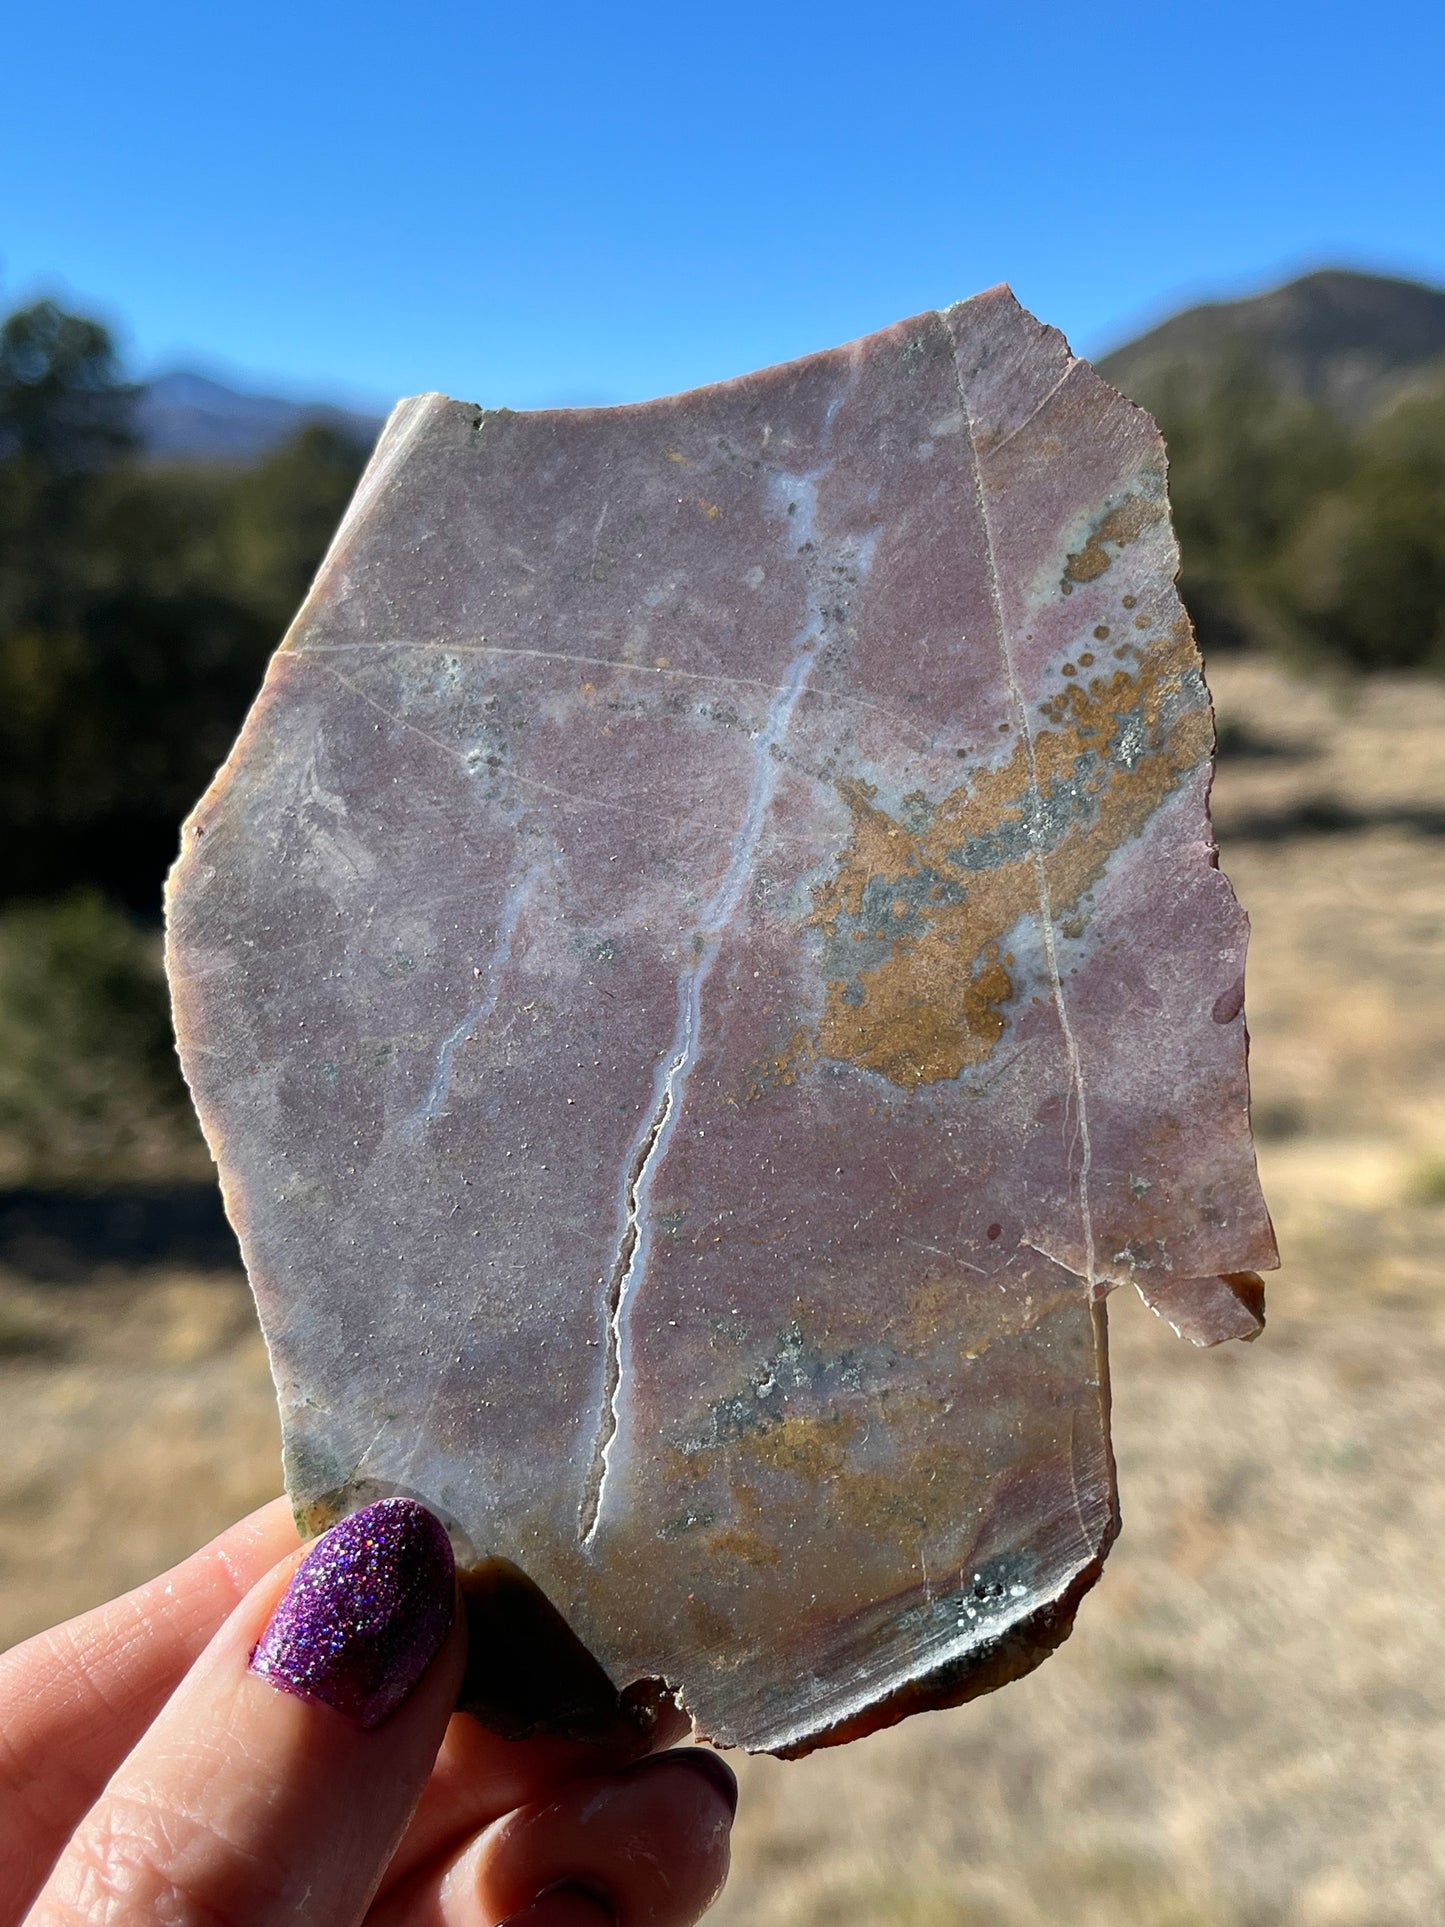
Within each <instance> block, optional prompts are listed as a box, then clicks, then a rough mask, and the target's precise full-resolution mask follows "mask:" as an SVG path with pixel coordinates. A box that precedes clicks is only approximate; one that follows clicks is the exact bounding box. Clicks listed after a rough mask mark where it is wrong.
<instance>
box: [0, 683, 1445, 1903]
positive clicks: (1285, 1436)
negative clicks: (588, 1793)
mask: <svg viewBox="0 0 1445 1927" xmlns="http://www.w3.org/2000/svg"><path fill="white" fill-rule="evenodd" d="M1213 681H1214V684H1215V689H1216V694H1217V696H1218V699H1219V705H1220V711H1221V716H1222V719H1223V723H1224V730H1225V735H1224V742H1225V754H1224V759H1223V770H1222V773H1221V777H1220V781H1219V785H1218V789H1217V799H1216V800H1217V805H1218V809H1217V814H1218V820H1219V825H1220V831H1221V842H1222V845H1223V850H1224V860H1225V863H1226V866H1227V868H1228V869H1229V871H1230V874H1231V876H1232V877H1233V879H1234V882H1235V885H1236V887H1237V889H1238V890H1239V893H1240V895H1241V897H1242V898H1243V899H1244V901H1245V903H1246V904H1247V906H1248V907H1249V909H1250V910H1251V912H1252V915H1253V918H1254V948H1253V952H1252V961H1251V976H1250V991H1249V1012H1250V1022H1251V1029H1252V1032H1253V1036H1254V1042H1255V1050H1254V1065H1255V1093H1256V1118H1257V1124H1258V1132H1259V1139H1260V1160H1261V1166H1262V1170H1263V1175H1264V1181H1265V1187H1266V1191H1267V1194H1268V1196H1269V1198H1270V1201H1271V1204H1272V1207H1273V1209H1274V1212H1275V1217H1276V1222H1277V1224H1278V1227H1279V1233H1280V1242H1281V1245H1282V1247H1283V1251H1284V1254H1285V1268H1284V1270H1283V1271H1282V1272H1281V1273H1280V1274H1279V1277H1278V1279H1277V1281H1275V1282H1274V1283H1273V1289H1272V1300H1271V1320H1270V1327H1269V1330H1268V1332H1267V1333H1266V1334H1265V1336H1264V1337H1263V1338H1262V1339H1261V1340H1260V1342H1259V1343H1258V1344H1256V1345H1254V1346H1252V1347H1248V1348H1243V1347H1238V1346H1234V1347H1225V1348H1223V1349H1222V1350H1220V1351H1217V1352H1213V1353H1199V1352H1195V1351H1193V1350H1192V1349H1191V1348H1190V1347H1188V1346H1186V1345H1184V1344H1182V1343H1181V1342H1180V1341H1179V1340H1177V1339H1175V1338H1174V1337H1173V1335H1172V1334H1171V1333H1170V1332H1169V1331H1168V1329H1167V1328H1166V1327H1164V1326H1163V1325H1162V1324H1160V1323H1159V1322H1157V1321H1156V1320H1155V1319H1153V1318H1152V1317H1151V1316H1150V1315H1149V1314H1148V1313H1147V1312H1146V1311H1145V1310H1144V1309H1143V1307H1142V1306H1141V1305H1139V1304H1138V1303H1137V1301H1133V1300H1131V1299H1130V1300H1126V1296H1125V1294H1123V1293H1120V1294H1118V1295H1116V1297H1115V1299H1114V1301H1113V1304H1112V1308H1111V1316H1112V1330H1113V1338H1114V1359H1115V1364H1114V1384H1115V1410H1116V1439H1117V1445H1118V1456H1119V1473H1120V1481H1121V1486H1122V1494H1123V1507H1124V1519H1125V1527H1124V1535H1123V1538H1122V1540H1121V1541H1120V1544H1119V1546H1118V1548H1117V1549H1116V1551H1115V1552H1114V1554H1113V1556H1112V1558H1111V1560H1110V1562H1109V1567H1108V1570H1107V1572H1106V1574H1105V1577H1104V1580H1103V1582H1102V1584H1101V1585H1100V1586H1099V1588H1098V1589H1097V1590H1096V1592H1095V1593H1094V1594H1093V1596H1092V1597H1091V1598H1090V1599H1089V1600H1088V1602H1087V1603H1086V1604H1085V1606H1084V1609H1083V1612H1082V1613H1081V1615H1080V1620H1079V1624H1078V1628H1077V1630H1076V1632H1075V1634H1074V1636H1073V1638H1072V1640H1071V1641H1070V1642H1069V1644H1068V1645H1067V1646H1066V1647H1065V1648H1064V1649H1063V1651H1062V1652H1061V1653H1059V1654H1058V1655H1057V1656H1056V1657H1055V1658H1054V1659H1052V1660H1050V1661H1049V1662H1048V1663H1047V1664H1046V1665H1045V1666H1044V1667H1043V1668H1042V1669H1041V1670H1040V1671H1039V1672H1038V1673H1036V1674H1034V1675H1033V1676H1032V1677H1031V1678H1029V1679H1028V1680H1025V1681H1023V1682H1021V1683H1020V1684H1017V1685H1015V1686H1012V1687H1010V1688H1008V1689H1007V1690H1006V1691H1004V1692H1003V1693H1000V1694H998V1695H996V1696H994V1697H993V1698H991V1699H989V1700H985V1701H982V1702H980V1703H978V1704H976V1705H973V1706H969V1707H964V1708H962V1709H960V1710H958V1711H956V1712H953V1713H946V1714H930V1715H927V1716H925V1717H922V1718H918V1719H915V1720H912V1721H910V1722H908V1723H907V1724H905V1725H904V1726H902V1727H899V1728H897V1729H895V1730H894V1731H892V1732H890V1733H886V1734H882V1735H879V1736H877V1737H875V1738H874V1739H872V1740H868V1741H865V1742H862V1743H860V1744H858V1745H854V1746H851V1747H847V1748H844V1749H841V1750H840V1751H838V1752H836V1753H828V1754H823V1755H819V1756H815V1757H814V1758H813V1759H810V1760H807V1761H804V1762H801V1763H799V1764H793V1765H783V1764H779V1763H777V1762H774V1761H770V1760H759V1761H748V1762H745V1763H744V1764H743V1767H742V1779H743V1807H742V1813H741V1816H740V1820H739V1825H738V1832H737V1845H736V1853H735V1874H734V1879H733V1882H732V1885H731V1887H730V1889H729V1892H728V1894H727V1895H726V1896H725V1897H724V1899H723V1900H722V1902H721V1903H720V1904H719V1907H718V1909H717V1911H716V1913H715V1915H714V1916H713V1918H714V1920H715V1921H717V1922H718V1924H719V1927H724V1923H725V1924H726V1927H743V1924H744V1923H747V1927H852V1923H855V1922H856V1923H857V1924H858V1927H865V1923H866V1924H867V1927H1044V1924H1045V1923H1048V1924H1049V1927H1059V1924H1060V1923H1063V1922H1068V1923H1070V1927H1106V1924H1107V1927H1406V1923H1409V1927H1430V1924H1431V1923H1445V1630H1442V1622H1441V1608H1442V1601H1445V1475H1442V1467H1441V1461H1440V1452H1441V1439H1442V1435H1445V1287H1442V1277H1441V1270H1442V1259H1445V994H1442V993H1445V688H1441V687H1440V686H1424V687H1422V686H1419V685H1410V684H1404V683H1393V684H1392V683H1383V682H1382V683H1377V684H1375V685H1372V686H1370V687H1368V688H1366V689H1364V690H1360V689H1353V690H1346V689H1341V690H1337V691H1330V690H1324V691H1321V690H1318V689H1305V688H1304V687H1302V686H1300V685H1297V684H1294V683H1291V682H1289V681H1287V680H1286V679H1285V678H1284V677H1283V676H1282V675H1280V674H1279V673H1278V672H1276V671H1272V670H1269V669H1266V668H1263V667H1258V666H1253V665H1242V666H1241V665H1230V664H1226V665H1224V666H1222V667H1221V668H1220V670H1219V671H1218V673H1217V674H1216V675H1215V676H1214V677H1213ZM0 1411H3V1414H4V1437H5V1446H6V1449H5V1453H4V1456H3V1461H0V1643H3V1642H8V1641H10V1640H13V1639H17V1638H20V1637H22V1636H23V1635H24V1634H26V1633H27V1632H29V1631H31V1630H33V1629H34V1628H36V1627H38V1626H39V1625H41V1624H44V1623H45V1622H47V1621H48V1620H50V1619H52V1618H54V1617H56V1616H58V1615H61V1614H64V1613H68V1612H71V1611H74V1610H76V1609H78V1608H79V1607H82V1606H84V1605H87V1604H89V1603H91V1602H93V1601H95V1600H97V1599H99V1598H101V1597H103V1596H105V1595H107V1594H109V1593H110V1592H112V1591H114V1590H116V1589H117V1588H119V1587H121V1586H124V1585H126V1584H128V1583H130V1582H132V1581H134V1580H137V1579H139V1578H141V1577H143V1576H144V1575H146V1574H147V1573H149V1572H152V1571H154V1570H155V1569H156V1568H157V1567H159V1566H160V1565H162V1564H164V1563H166V1562H168V1561H169V1560H171V1559H174V1558H176V1557H178V1556H180V1555H181V1554H182V1553H184V1552H185V1551H186V1550H188V1549H189V1548H190V1547H192V1546H193V1545H195V1544H196V1543H197V1542H198V1541H199V1540H201V1539H202V1538H204V1537H205V1536H206V1535H207V1534H208V1533H209V1532H211V1531H212V1530H213V1529H215V1528H216V1527H218V1526H220V1525H221V1524H222V1523H224V1522H225V1521H226V1520H228V1519H230V1518H232V1517H234V1516H235V1515H236V1514H237V1513H239V1512H240V1511H242V1510H243V1509H245V1508H246V1507H248V1506H250V1505H252V1504H254V1503H258V1502H259V1501H260V1500H261V1499H263V1498H265V1497H266V1496H268V1495H269V1494H270V1493H271V1492H272V1491H273V1490H274V1489H275V1487H276V1485H277V1483H278V1465H277V1448H276V1432H275V1422H274V1418H273V1415H272V1410H271V1403H270V1391H269V1385H268V1383H267V1379H266V1371H265V1360H264V1355H263V1352H262V1348H261V1344H260V1340H259V1337H258V1335H257V1333H256V1330H255V1325H254V1320H253V1318H252V1314H251V1310H250V1304H249V1299H248V1297H247V1295H246V1292H245V1287H244V1284H243V1283H242V1282H241V1281H240V1280H239V1279H238V1278H237V1277H236V1276H234V1275H233V1274H230V1273H219V1274H210V1275H207V1274H201V1273H181V1272H178V1271H176V1270H175V1269H173V1268H170V1269H168V1268H165V1267H151V1268H149V1269H144V1270H130V1271H123V1270H118V1269H111V1270H106V1269H101V1270H100V1271H98V1272H97V1273H96V1274H95V1275H93V1276H87V1277H85V1278H83V1279H79V1280H74V1281H71V1282H65V1283H44V1282H40V1281H38V1280H35V1279H31V1278H27V1277H25V1276H23V1275H21V1274H20V1273H19V1272H18V1271H14V1270H12V1271H11V1272H9V1273H8V1274H6V1275H4V1276H3V1278H0Z"/></svg>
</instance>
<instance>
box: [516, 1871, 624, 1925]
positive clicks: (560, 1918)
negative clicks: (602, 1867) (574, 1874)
mask: <svg viewBox="0 0 1445 1927" xmlns="http://www.w3.org/2000/svg"><path fill="white" fill-rule="evenodd" d="M616 1920H617V1913H616V1909H615V1908H614V1907H613V1906H612V1903H611V1902H610V1901H609V1900H606V1899H604V1898H603V1896H602V1895H601V1894H600V1893H598V1892H596V1891H595V1889H593V1888H591V1887H581V1886H579V1885H578V1884H577V1882H576V1881H575V1880H559V1881H558V1882H557V1884H556V1886H555V1887H547V1888H545V1889H544V1890H543V1892H541V1893H539V1894H538V1896H537V1898H536V1899H535V1900H534V1901H533V1902H532V1904H531V1906H530V1907H524V1908H523V1909H522V1911H521V1913H519V1914H508V1915H507V1918H506V1919H505V1920H504V1921H503V1922H502V1927H615V1923H616Z"/></svg>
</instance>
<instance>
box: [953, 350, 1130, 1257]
mask: <svg viewBox="0 0 1445 1927" xmlns="http://www.w3.org/2000/svg"><path fill="white" fill-rule="evenodd" d="M953 371H954V379H955V381H956V382H957V384H958V396H959V400H960V402H961V403H962V404H963V418H964V421H965V423H966V424H967V427H968V450H969V459H970V461H971V462H972V464H973V485H974V496H975V501H976V503H977V507H978V518H979V526H980V528H981V530H982V532H983V544H984V557H985V563H986V567H987V571H988V593H989V602H990V604H991V606H992V609H993V619H994V627H995V629H996V630H997V632H998V646H999V654H1000V655H1001V657H1002V658H1003V666H1004V674H1005V675H1006V676H1007V678H1008V686H1009V694H1010V696H1011V697H1012V699H1013V706H1014V715H1015V718H1016V719H1017V723H1018V728H1019V732H1020V735H1021V737H1022V741H1023V745H1024V754H1025V756H1026V758H1027V760H1028V771H1029V794H1028V821H1029V840H1030V842H1031V843H1032V845H1033V857H1034V879H1035V882H1036V884H1037V888H1038V895H1039V923H1040V925H1041V927H1042V930H1043V938H1044V955H1045V957H1046V958H1047V960H1048V966H1049V982H1050V984H1051V986H1052V989H1053V997H1054V1008H1055V1010H1056V1011H1057V1012H1058V1016H1059V1030H1060V1032H1061V1034H1062V1036H1063V1040H1064V1053H1065V1056H1066V1057H1067V1059H1068V1065H1069V1079H1070V1082H1071V1083H1072V1085H1073V1092H1074V1116H1075V1119H1076V1127H1075V1137H1074V1141H1073V1143H1071V1144H1069V1145H1067V1147H1066V1154H1067V1157H1068V1161H1069V1162H1070V1163H1072V1162H1073V1156H1074V1151H1075V1149H1076V1148H1077V1150H1078V1153H1079V1183H1078V1191H1079V1219H1080V1223H1081V1227H1082V1230H1083V1242H1084V1272H1085V1282H1086V1283H1087V1285H1088V1287H1089V1289H1090V1291H1091V1292H1092V1291H1093V1290H1094V1288H1095V1285H1096V1282H1097V1280H1096V1275H1095V1258H1094V1214H1093V1210H1092V1207H1091V1205H1090V1202H1089V1172H1090V1168H1091V1166H1092V1164H1093V1147H1092V1145H1091V1144H1090V1142H1089V1105H1088V1099H1087V1097H1086V1095H1085V1092H1084V1065H1083V1060H1082V1058H1081V1057H1080V1055H1079V1042H1078V1039H1077V1038H1076V1037H1075V1035H1074V1030H1073V1026H1072V1024H1070V1022H1069V1010H1068V1004H1067V1001H1066V999H1065V997H1064V984H1063V978H1062V976H1061V974H1060V971H1059V954H1058V945H1057V942H1056V940H1055V937H1054V909H1053V903H1052V901H1051V900H1050V895H1049V879H1048V872H1047V870H1046V869H1045V867H1044V857H1043V848H1042V842H1043V839H1042V835H1041V828H1042V826H1041V823H1040V813H1041V811H1040V796H1039V772H1038V762H1037V758H1036V754H1035V750H1034V733H1033V727H1032V724H1031V723H1030V721H1029V713H1028V707H1027V705H1026V703H1025V702H1024V694H1023V689H1022V688H1021V686H1020V684H1019V678H1018V668H1017V665H1016V664H1015V662H1014V653H1013V645H1012V643H1011V642H1010V640H1009V631H1008V623H1007V621H1006V620H1005V617H1004V609H1003V594H1002V591H1001V589H1000V586H999V579H998V560H997V556H996V554H995V549H994V532H993V521H992V518H991V516H990V515H989V508H988V494H987V491H986V490H985V488H984V485H983V468H982V464H981V462H980V459H979V452H978V430H977V424H976V423H975V421H974V418H973V408H972V405H971V403H970V401H969V396H968V389H967V387H966V386H965V384H964V379H963V372H962V370H961V369H960V368H959V366H958V360H957V356H956V355H955V358H954V370H953Z"/></svg>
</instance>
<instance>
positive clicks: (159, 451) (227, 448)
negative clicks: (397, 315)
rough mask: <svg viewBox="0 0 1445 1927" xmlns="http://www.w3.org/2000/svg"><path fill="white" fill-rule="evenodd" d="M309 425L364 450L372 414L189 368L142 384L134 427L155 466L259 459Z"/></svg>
mask: <svg viewBox="0 0 1445 1927" xmlns="http://www.w3.org/2000/svg"><path fill="white" fill-rule="evenodd" d="M309 422H325V423H327V424H328V425H329V426H331V427H333V428H336V429H339V430H340V431H341V433H342V434H345V435H349V436H351V438H352V439H353V440H355V441H358V442H360V443H362V444H363V445H365V446H369V445H370V444H371V443H372V442H373V441H375V439H376V436H377V434H378V432H379V430H380V428H381V420H380V418H379V417H377V416H372V415H365V414H361V413H360V412H358V411H357V410H354V409H347V408H336V407H333V406H332V405H331V404H330V403H326V402H298V401H285V400H282V399H281V398H280V397H278V396H275V395H256V394H249V393H247V392H245V391H244V390H241V389H237V388H228V387H227V386H226V384H225V383H224V382H219V381H215V380H213V379H212V377H211V376H209V375H202V374H198V373H197V372H196V371H195V370H194V369H191V368H174V369H172V370H170V371H169V373H167V374H163V375H158V376H157V377H156V379H155V380H154V381H151V382H147V383H146V384H145V386H144V387H142V389H141V391H140V394H139V396H138V397H137V402H136V426H137V429H138V431H139V434H140V438H141V443H142V445H143V447H144V448H145V451H146V453H147V454H148V455H150V456H151V457H152V458H153V459H155V460H157V461H171V462H225V463H232V462H234V463H245V462H254V461H258V460H260V458H261V457H262V456H263V455H267V454H269V453H270V452H271V450H272V449H274V448H277V447H279V445H280V444H281V443H282V442H284V441H287V440H289V438H290V437H291V436H292V435H294V434H296V432H297V431H298V430H299V429H301V428H304V427H305V426H306V425H307V424H308V423H309Z"/></svg>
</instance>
